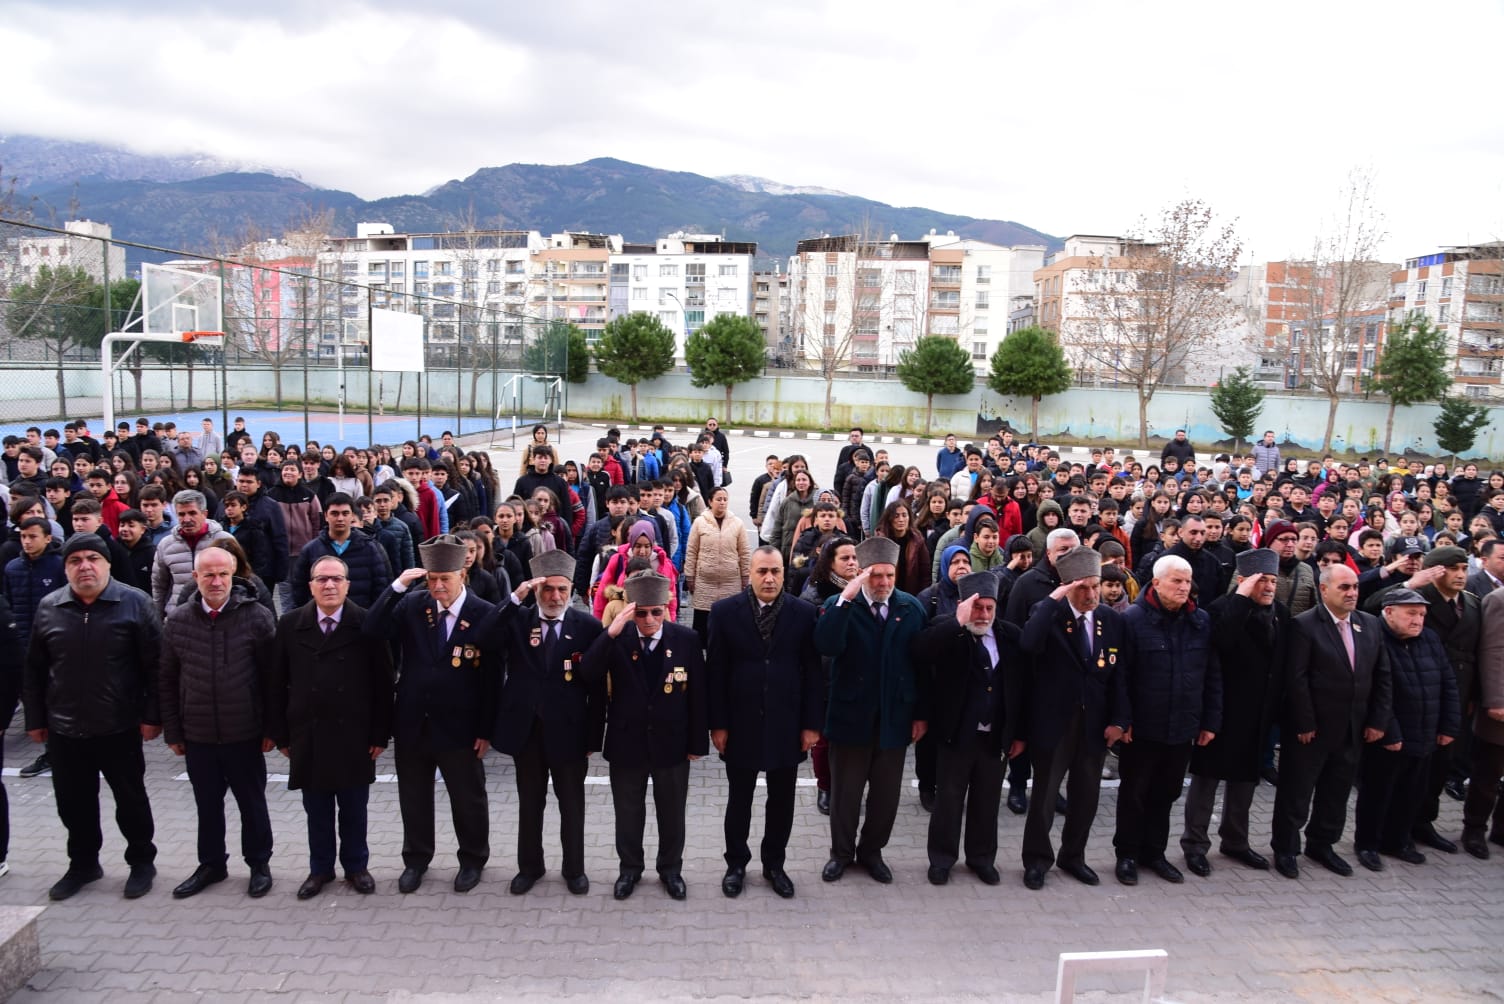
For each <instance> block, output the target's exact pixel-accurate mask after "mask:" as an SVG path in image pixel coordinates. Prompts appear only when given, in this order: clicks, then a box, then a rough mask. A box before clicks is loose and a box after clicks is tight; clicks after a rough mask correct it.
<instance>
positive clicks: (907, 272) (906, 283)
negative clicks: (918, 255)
mask: <svg viewBox="0 0 1504 1004" xmlns="http://www.w3.org/2000/svg"><path fill="white" fill-rule="evenodd" d="M916 276H917V273H916V272H915V271H914V270H913V269H911V268H910V269H900V270H898V271H897V272H894V273H893V288H894V289H895V290H897V291H898V292H900V293H912V292H914V289H915V283H916Z"/></svg>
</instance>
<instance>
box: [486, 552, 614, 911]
mask: <svg viewBox="0 0 1504 1004" xmlns="http://www.w3.org/2000/svg"><path fill="white" fill-rule="evenodd" d="M532 568H533V571H534V572H535V573H537V578H534V579H530V580H528V581H527V582H524V583H522V584H521V585H519V586H518V587H517V589H516V590H515V591H514V592H513V593H512V602H510V603H507V604H505V605H504V606H502V607H500V608H498V614H497V622H496V628H495V629H494V630H493V632H492V634H491V639H492V640H491V641H490V642H489V644H493V645H494V646H495V647H496V648H498V649H500V651H502V652H503V653H504V654H505V656H506V681H505V682H504V683H503V684H502V687H501V698H500V707H499V708H498V710H497V714H496V730H495V735H494V737H493V738H492V740H491V743H492V745H493V746H494V747H495V749H496V750H497V752H500V753H506V754H507V755H509V756H511V758H512V761H513V763H514V764H515V769H516V774H517V802H518V817H519V818H518V821H517V874H516V876H515V877H513V879H512V885H511V891H512V893H513V895H517V896H520V895H522V894H523V893H525V892H527V891H528V890H529V889H531V888H532V887H533V885H534V884H535V883H536V882H537V881H538V879H540V878H542V877H543V874H544V872H545V871H546V870H547V869H546V868H545V867H544V863H543V815H544V808H545V807H546V805H547V803H548V782H549V778H550V776H552V778H553V785H554V797H555V798H556V799H558V802H559V842H560V844H561V845H562V846H563V869H562V871H563V875H564V883H565V885H566V886H567V887H568V889H569V891H570V892H571V893H574V894H575V895H576V896H583V895H584V894H585V893H587V892H589V891H590V879H589V877H588V876H587V875H586V874H585V773H586V770H587V767H588V766H589V756H590V754H591V753H592V752H594V750H595V749H599V745H598V744H595V743H593V742H592V739H593V738H594V737H595V736H597V735H598V734H599V729H598V728H595V727H592V721H593V719H594V717H595V716H596V715H599V714H602V713H604V704H605V700H606V685H605V678H604V676H602V675H600V674H595V675H589V674H587V673H586V666H585V665H584V653H585V652H586V651H587V650H588V649H589V648H590V646H591V645H592V644H594V642H595V639H596V638H597V637H598V636H599V635H600V633H601V625H600V622H599V621H597V620H596V619H595V618H594V617H591V616H590V614H588V613H586V612H585V611H584V610H580V609H576V608H573V607H571V606H570V605H569V598H570V591H571V580H572V577H573V575H574V559H573V558H571V557H570V556H569V552H568V551H560V550H553V551H544V552H543V553H542V554H539V555H536V556H535V557H534V558H533V560H532ZM528 593H532V594H534V596H535V597H536V598H537V605H536V606H523V605H522V601H523V600H525V599H526V598H527V595H528ZM593 668H596V669H599V666H598V665H597V666H595V667H593ZM592 747H594V748H592Z"/></svg>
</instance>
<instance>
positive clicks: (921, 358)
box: [898, 335, 977, 436]
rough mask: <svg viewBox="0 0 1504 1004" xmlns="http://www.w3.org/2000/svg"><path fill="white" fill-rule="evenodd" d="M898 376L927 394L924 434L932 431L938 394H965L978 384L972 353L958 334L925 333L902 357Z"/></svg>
mask: <svg viewBox="0 0 1504 1004" xmlns="http://www.w3.org/2000/svg"><path fill="white" fill-rule="evenodd" d="M898 379H900V380H902V381H903V385H904V386H905V387H907V388H908V389H909V390H911V391H913V392H914V393H916V394H923V395H924V434H925V435H926V436H928V435H929V434H930V425H931V420H932V418H933V417H934V414H935V395H936V394H965V393H967V392H968V391H970V390H971V389H972V388H974V387H975V386H976V385H977V371H976V367H974V366H972V364H971V356H970V354H968V353H967V351H966V350H965V349H963V348H961V346H960V345H959V344H958V343H957V342H956V340H955V339H954V338H947V337H946V336H944V335H925V336H924V337H923V338H921V339H919V340H918V341H917V342H915V343H914V347H913V348H911V349H905V350H904V352H903V354H902V355H901V356H899V357H898Z"/></svg>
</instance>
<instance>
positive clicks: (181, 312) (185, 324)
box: [141, 262, 224, 335]
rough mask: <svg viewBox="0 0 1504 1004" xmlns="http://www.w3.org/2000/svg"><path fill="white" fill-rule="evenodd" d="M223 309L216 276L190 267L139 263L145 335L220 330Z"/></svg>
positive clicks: (142, 326)
mask: <svg viewBox="0 0 1504 1004" xmlns="http://www.w3.org/2000/svg"><path fill="white" fill-rule="evenodd" d="M183 264H185V265H187V264H189V263H183ZM193 264H197V263H193ZM203 267H204V268H214V267H215V265H214V263H213V262H204V263H203ZM223 309H224V308H223V303H222V301H221V300H220V280H219V276H218V275H215V274H212V273H210V272H204V271H199V270H197V269H196V268H194V267H191V266H190V267H186V268H180V267H172V266H168V265H151V264H145V265H142V266H141V312H142V313H141V330H142V331H144V332H146V333H147V334H157V335H171V334H181V333H183V332H185V331H215V332H218V331H223V330H224V323H223V317H222V311H223Z"/></svg>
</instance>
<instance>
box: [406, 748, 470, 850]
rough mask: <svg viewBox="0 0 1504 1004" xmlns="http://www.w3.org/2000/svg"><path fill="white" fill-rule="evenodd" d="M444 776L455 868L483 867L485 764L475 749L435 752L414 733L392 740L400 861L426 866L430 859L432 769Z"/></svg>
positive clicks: (431, 841) (432, 841)
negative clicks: (456, 846)
mask: <svg viewBox="0 0 1504 1004" xmlns="http://www.w3.org/2000/svg"><path fill="white" fill-rule="evenodd" d="M435 770H437V771H438V772H439V773H440V774H441V775H442V776H443V778H444V788H445V789H446V790H447V791H448V793H449V812H450V815H451V816H452V817H453V819H454V836H455V840H456V841H457V842H458V843H459V855H458V857H459V862H460V867H461V868H484V867H485V866H486V862H487V861H488V860H490V858H491V816H490V811H489V805H488V803H487V801H486V768H485V766H484V765H483V764H482V763H481V760H480V758H479V757H477V756H476V755H475V750H473V749H466V748H464V747H461V748H459V749H452V750H445V751H444V752H442V753H435V752H433V751H432V750H430V749H429V748H428V745H427V743H426V742H424V740H423V738H422V737H421V736H420V737H419V738H418V740H417V741H416V742H412V741H409V742H405V743H404V742H399V743H397V804H398V806H399V807H400V809H401V811H402V863H403V865H405V866H406V867H408V868H427V867H428V864H429V862H431V861H432V860H433V854H434V846H433V843H434V838H433V801H434V800H433V772H434V771H435Z"/></svg>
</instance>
